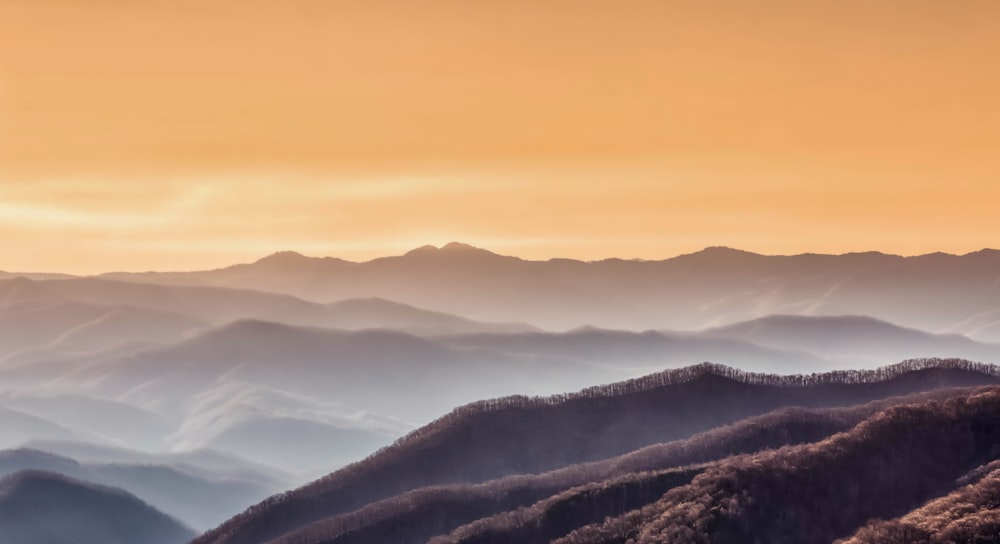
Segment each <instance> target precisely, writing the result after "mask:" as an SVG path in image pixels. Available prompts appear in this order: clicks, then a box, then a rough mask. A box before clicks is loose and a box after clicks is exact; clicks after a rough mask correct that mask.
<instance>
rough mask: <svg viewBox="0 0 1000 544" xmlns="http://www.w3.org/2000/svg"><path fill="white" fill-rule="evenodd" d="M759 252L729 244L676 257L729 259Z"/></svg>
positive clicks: (754, 255) (754, 254) (756, 255)
mask: <svg viewBox="0 0 1000 544" xmlns="http://www.w3.org/2000/svg"><path fill="white" fill-rule="evenodd" d="M759 256H760V255H759V254H757V253H753V252H750V251H744V250H742V249H735V248H731V247H727V246H709V247H706V248H705V249H702V250H701V251H695V252H694V253H687V254H685V255H680V256H678V257H675V258H677V259H682V258H701V259H705V258H708V259H729V258H739V257H759Z"/></svg>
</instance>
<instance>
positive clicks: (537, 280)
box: [111, 244, 1000, 341]
mask: <svg viewBox="0 0 1000 544" xmlns="http://www.w3.org/2000/svg"><path fill="white" fill-rule="evenodd" d="M998 272H1000V251H996V250H982V251H977V252H974V253H969V254H966V255H947V254H942V253H936V254H929V255H921V256H915V257H900V256H896V255H886V254H882V253H877V252H869V253H848V254H844V255H817V254H802V255H792V256H765V255H758V254H754V253H749V252H745V251H738V250H733V249H728V248H708V249H706V250H703V251H700V252H697V253H693V254H689V255H681V256H679V257H674V258H670V259H665V260H661V261H636V260H621V259H607V260H603V261H594V262H583V261H575V260H571V259H552V260H549V261H528V260H523V259H518V258H515V257H508V256H502V255H497V254H494V253H491V252H489V251H485V250H481V249H477V248H472V247H470V246H466V245H463V244H448V245H447V246H444V247H442V248H435V247H433V246H425V247H422V248H419V249H416V250H414V251H411V252H409V253H407V254H405V255H401V256H397V257H386V258H381V259H375V260H372V261H368V262H364V263H355V262H349V261H344V260H341V259H332V258H323V259H315V258H309V257H304V256H302V255H298V254H287V253H282V254H277V255H274V256H271V257H268V258H265V259H262V260H260V261H257V262H255V263H250V264H241V265H235V266H231V267H228V268H223V269H218V270H211V271H204V272H188V273H161V274H142V275H130V274H116V275H113V276H111V277H114V278H116V279H122V280H133V281H141V282H147V283H152V282H157V283H168V284H169V283H186V284H201V285H217V286H227V287H240V288H251V289H261V290H268V291H275V292H282V293H288V294H292V295H295V296H298V297H301V298H304V299H309V300H315V301H319V302H330V301H335V300H340V299H347V298H357V297H381V298H386V299H390V300H395V301H400V302H404V303H407V304H412V305H415V306H419V307H423V308H431V309H434V310H438V311H443V312H449V313H454V314H458V315H463V316H466V317H470V318H473V319H480V320H491V321H515V322H529V323H533V324H535V325H538V326H542V327H545V328H548V329H569V328H574V327H578V326H583V325H594V326H599V327H604V328H618V329H631V330H645V329H674V330H692V329H701V328H704V327H710V326H720V325H725V324H728V323H733V322H737V321H745V320H749V319H755V318H757V317H761V316H765V315H769V314H801V315H837V314H855V315H868V316H872V317H875V318H878V319H882V320H886V321H889V322H892V323H898V324H900V325H902V326H906V327H914V328H918V329H922V330H927V331H932V332H943V331H947V332H955V333H960V334H962V333H968V334H972V335H974V336H975V337H976V338H977V339H980V340H994V341H1000V337H998V336H996V335H995V333H996V331H997V330H998V328H997V327H998V325H997V324H998V323H1000V316H997V315H995V314H990V312H993V311H995V309H996V308H997V307H998V306H1000V285H998V284H997V283H996V281H995V280H996V277H997V274H998ZM990 316H992V317H990ZM970 320H971V321H970Z"/></svg>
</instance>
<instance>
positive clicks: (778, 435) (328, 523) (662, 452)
mask: <svg viewBox="0 0 1000 544" xmlns="http://www.w3.org/2000/svg"><path fill="white" fill-rule="evenodd" d="M935 398H945V397H944V395H943V394H942V393H937V392H935V393H924V394H918V395H912V396H908V397H895V398H892V399H887V400H884V401H877V402H873V403H868V404H865V405H861V406H857V407H850V408H837V409H825V410H804V409H800V408H784V409H780V410H778V411H775V412H772V413H769V414H767V415H764V416H756V417H751V418H748V419H745V420H742V421H740V422H738V423H735V424H733V425H729V426H724V427H719V428H716V429H713V430H711V431H708V432H705V433H700V434H697V435H695V436H692V437H690V438H687V439H683V440H677V441H673V442H668V443H663V444H657V445H653V446H648V447H645V448H642V449H639V450H637V451H634V452H631V453H628V454H625V455H622V456H619V457H615V458H611V459H607V460H603V461H596V462H591V463H582V464H578V465H572V466H569V467H566V468H563V469H558V470H555V471H552V472H547V473H543V474H538V475H515V476H507V477H504V478H501V479H498V480H494V481H490V482H486V483H483V484H453V485H443V486H432V487H426V488H421V489H416V490H413V491H410V492H407V493H404V494H402V495H398V496H396V497H392V498H389V499H385V500H382V501H378V502H375V503H372V504H369V505H367V506H365V507H362V508H361V509H359V510H356V511H354V512H350V513H346V514H342V515H338V516H333V517H330V518H327V519H324V520H321V521H318V522H316V523H313V524H310V525H308V526H306V527H303V528H301V529H299V530H296V531H294V532H292V533H289V534H287V535H285V536H284V537H282V538H281V539H279V540H278V541H279V542H289V543H291V542H296V543H316V542H326V543H333V542H336V543H340V544H346V543H348V542H385V541H392V542H397V543H400V544H403V543H407V544H409V543H422V542H427V541H428V539H431V538H432V537H434V536H435V535H446V534H448V533H449V531H453V532H452V533H451V534H450V535H448V537H440V538H439V539H437V540H435V542H438V541H440V542H442V543H443V542H511V543H523V542H548V541H549V540H550V539H552V538H557V537H559V536H562V535H564V534H566V533H568V532H569V531H571V530H573V529H575V528H577V527H580V526H582V525H586V524H588V523H591V522H596V521H601V520H603V519H604V518H605V517H606V516H609V515H612V514H614V513H615V512H618V513H624V512H626V511H628V510H630V509H631V508H637V507H639V506H643V505H645V504H647V503H649V502H653V501H655V500H656V499H658V498H659V497H660V495H662V494H663V493H664V492H666V491H667V490H669V489H670V488H672V487H676V486H678V485H682V484H686V483H688V482H690V481H691V479H692V478H693V477H694V476H696V475H698V474H699V473H701V472H703V471H704V470H705V468H706V463H710V462H712V461H715V460H718V459H722V458H725V457H729V456H731V455H736V454H740V453H748V452H756V451H760V450H763V449H769V448H776V447H781V446H784V445H788V444H798V443H804V442H812V441H816V440H822V439H823V438H826V437H827V436H830V435H831V434H834V433H836V432H842V431H845V430H848V429H850V428H851V427H853V426H854V425H855V424H857V423H858V422H859V421H861V420H863V419H865V418H866V417H869V416H871V415H872V414H873V413H875V412H877V411H879V410H881V409H884V408H886V407H888V406H891V405H893V404H898V403H902V402H913V401H916V400H924V399H928V400H929V399H935ZM629 505H633V506H632V507H631V508H630V507H629Z"/></svg>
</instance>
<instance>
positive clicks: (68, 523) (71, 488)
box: [0, 471, 194, 544]
mask: <svg viewBox="0 0 1000 544" xmlns="http://www.w3.org/2000/svg"><path fill="white" fill-rule="evenodd" d="M193 535H194V533H193V531H191V529H189V528H187V527H185V526H184V525H182V524H181V523H179V522H178V521H177V520H175V519H173V518H171V517H169V516H167V515H165V514H162V513H160V512H159V511H157V510H156V509H154V508H153V507H151V506H149V505H147V504H146V503H144V502H142V501H140V500H139V499H137V498H135V497H134V496H132V495H130V494H128V493H126V492H124V491H122V490H120V489H114V488H110V487H104V486H99V485H95V484H89V483H85V482H81V481H78V480H73V479H71V478H66V477H64V476H60V475H56V474H52V473H48V472H39V471H22V472H18V473H15V474H12V475H10V476H7V477H5V478H3V479H0V541H2V542H10V543H11V544H60V543H65V542H95V543H96V542H100V543H102V544H182V543H184V542H187V541H188V540H189V539H190V538H191V537H192V536H193Z"/></svg>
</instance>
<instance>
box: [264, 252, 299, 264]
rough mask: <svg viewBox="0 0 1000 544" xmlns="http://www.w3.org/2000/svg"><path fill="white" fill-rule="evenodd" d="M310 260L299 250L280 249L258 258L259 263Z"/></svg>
mask: <svg viewBox="0 0 1000 544" xmlns="http://www.w3.org/2000/svg"><path fill="white" fill-rule="evenodd" d="M305 260H309V257H306V256H305V255H303V254H301V253H299V252H297V251H278V252H275V253H272V254H270V255H268V256H267V257H264V258H262V259H259V260H257V262H258V263H295V262H301V261H305Z"/></svg>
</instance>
